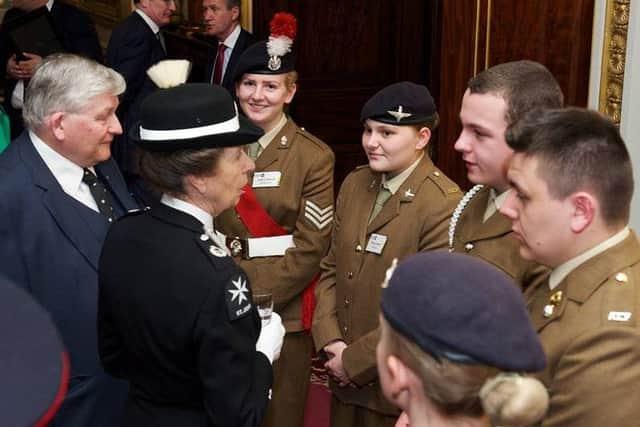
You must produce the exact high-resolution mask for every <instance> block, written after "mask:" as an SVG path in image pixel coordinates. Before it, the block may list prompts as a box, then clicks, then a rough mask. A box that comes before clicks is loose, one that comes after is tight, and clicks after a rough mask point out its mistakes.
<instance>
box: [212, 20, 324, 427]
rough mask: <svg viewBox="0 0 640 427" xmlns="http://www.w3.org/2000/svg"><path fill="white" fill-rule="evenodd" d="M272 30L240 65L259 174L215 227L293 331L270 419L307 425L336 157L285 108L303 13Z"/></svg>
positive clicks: (239, 86)
mask: <svg viewBox="0 0 640 427" xmlns="http://www.w3.org/2000/svg"><path fill="white" fill-rule="evenodd" d="M270 28H271V36H270V37H269V40H267V41H261V42H258V43H256V44H254V45H253V46H251V47H249V48H248V49H247V50H245V51H244V52H243V54H242V56H241V57H240V59H239V60H238V63H237V65H236V68H235V72H234V79H235V83H236V96H237V98H238V102H239V104H240V107H241V109H242V111H243V112H244V113H245V114H246V116H247V118H248V119H249V120H250V121H251V122H252V123H253V124H254V125H256V126H258V127H259V128H261V129H262V130H263V131H264V133H265V134H264V136H262V137H261V138H256V139H254V140H253V141H251V144H249V146H248V153H249V156H250V157H251V158H253V159H255V163H256V167H255V172H254V174H253V176H252V178H251V181H250V182H249V185H248V186H247V188H246V189H245V194H243V196H242V197H241V199H240V202H239V203H238V205H237V206H236V208H235V212H234V211H229V212H226V213H224V214H223V215H221V216H220V217H218V218H216V224H217V225H218V227H219V228H220V230H221V231H222V232H224V233H225V234H226V235H227V237H228V238H229V239H230V240H229V243H230V249H231V250H232V251H233V253H234V255H236V260H237V261H238V263H239V264H240V265H241V266H242V268H244V269H245V271H246V272H247V276H249V279H250V281H251V284H252V286H254V290H257V289H258V288H259V289H260V290H265V289H266V290H268V291H271V292H272V295H273V301H274V304H275V310H276V311H278V312H279V313H280V314H281V315H282V321H283V323H284V326H285V328H286V330H287V335H286V337H285V342H284V347H283V349H282V354H281V357H280V359H279V360H278V362H277V363H275V364H274V386H273V399H272V401H271V405H270V406H269V410H268V412H267V418H266V422H265V424H264V425H266V426H278V427H286V426H291V427H299V426H301V425H302V424H303V415H304V407H305V401H306V396H307V389H308V385H309V378H310V373H311V356H312V353H313V345H312V342H311V337H310V336H309V332H308V331H309V329H310V327H311V319H312V313H313V304H314V302H313V297H314V294H313V288H314V284H315V280H316V276H317V275H318V272H319V264H320V260H321V259H322V257H323V256H324V255H325V254H326V252H327V248H328V246H329V240H330V235H331V226H332V224H333V202H334V198H333V166H334V155H333V152H332V151H331V149H330V148H329V147H328V146H327V145H325V144H324V143H323V142H322V141H320V140H319V139H318V138H316V137H315V136H313V135H312V134H311V133H309V132H308V131H306V130H304V129H302V128H300V127H298V126H297V125H296V124H295V123H294V122H293V120H292V119H291V118H290V117H288V116H287V115H286V114H285V107H286V106H287V105H288V104H289V103H290V102H291V101H292V100H293V97H294V95H295V94H296V80H297V78H298V74H297V72H296V71H295V64H294V62H295V58H294V52H293V45H292V43H293V39H294V38H295V33H296V30H297V26H296V21H295V18H294V17H293V16H292V15H290V14H287V13H278V14H276V15H275V16H274V18H273V20H272V21H271V24H270Z"/></svg>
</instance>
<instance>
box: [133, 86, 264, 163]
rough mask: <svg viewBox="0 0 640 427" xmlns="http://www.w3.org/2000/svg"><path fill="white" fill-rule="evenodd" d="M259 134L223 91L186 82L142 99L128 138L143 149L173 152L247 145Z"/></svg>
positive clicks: (260, 134) (259, 130) (216, 87)
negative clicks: (136, 121)
mask: <svg viewBox="0 0 640 427" xmlns="http://www.w3.org/2000/svg"><path fill="white" fill-rule="evenodd" d="M263 133H264V132H263V131H262V129H260V128H259V127H257V126H255V125H254V124H252V123H251V122H250V121H249V120H248V119H247V118H246V117H244V116H242V115H241V114H238V108H237V106H236V104H235V102H234V101H233V98H231V95H230V94H229V93H228V92H227V90H226V89H224V88H223V87H221V86H213V85H210V84H208V83H188V84H182V85H179V86H176V87H171V88H168V89H160V90H156V91H155V92H153V93H152V94H151V95H149V96H148V97H146V98H145V100H144V101H143V102H142V106H141V111H140V121H139V122H138V123H137V124H136V125H135V126H133V127H132V128H131V130H130V132H129V137H130V138H131V139H132V140H133V141H135V142H137V143H138V145H139V146H140V147H141V148H143V149H144V150H148V151H176V150H183V149H202V148H223V147H231V146H236V145H244V144H249V143H251V142H255V141H257V140H258V138H260V137H261V136H262V135H263Z"/></svg>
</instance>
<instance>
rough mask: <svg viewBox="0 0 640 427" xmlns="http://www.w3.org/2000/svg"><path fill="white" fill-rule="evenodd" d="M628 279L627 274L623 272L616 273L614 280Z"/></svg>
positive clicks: (624, 281) (622, 280)
mask: <svg viewBox="0 0 640 427" xmlns="http://www.w3.org/2000/svg"><path fill="white" fill-rule="evenodd" d="M628 281H629V276H627V275H626V274H625V273H618V274H616V282H620V283H626V282H628Z"/></svg>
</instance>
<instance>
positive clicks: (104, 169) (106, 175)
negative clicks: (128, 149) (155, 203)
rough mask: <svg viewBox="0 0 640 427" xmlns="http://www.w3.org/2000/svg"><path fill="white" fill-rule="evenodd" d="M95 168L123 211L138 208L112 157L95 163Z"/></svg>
mask: <svg viewBox="0 0 640 427" xmlns="http://www.w3.org/2000/svg"><path fill="white" fill-rule="evenodd" d="M95 169H96V173H97V174H98V176H99V177H100V178H101V179H102V180H103V182H104V183H105V184H106V185H107V186H108V187H109V189H110V190H111V194H112V195H113V196H114V197H115V198H116V199H117V200H118V201H119V202H120V204H121V205H122V207H123V208H124V210H125V212H128V211H131V210H135V209H138V208H139V206H138V205H137V204H136V202H135V201H134V200H133V197H131V194H130V193H129V190H128V189H127V186H126V185H125V183H124V180H123V179H122V178H121V175H120V172H119V171H118V169H117V166H116V164H115V162H114V160H113V159H109V160H107V161H106V162H102V163H100V164H98V165H96V167H95Z"/></svg>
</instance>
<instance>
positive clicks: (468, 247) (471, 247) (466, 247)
mask: <svg viewBox="0 0 640 427" xmlns="http://www.w3.org/2000/svg"><path fill="white" fill-rule="evenodd" d="M464 248H465V249H466V250H467V252H469V251H470V250H471V249H473V243H471V242H467V243H466V244H465V245H464Z"/></svg>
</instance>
